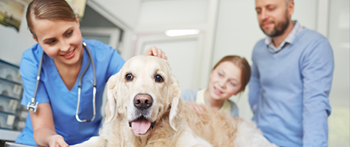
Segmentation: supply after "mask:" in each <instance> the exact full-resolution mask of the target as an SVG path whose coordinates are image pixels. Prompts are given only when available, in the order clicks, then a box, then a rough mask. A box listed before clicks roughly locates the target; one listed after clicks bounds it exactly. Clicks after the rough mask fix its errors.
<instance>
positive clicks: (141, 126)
mask: <svg viewBox="0 0 350 147" xmlns="http://www.w3.org/2000/svg"><path fill="white" fill-rule="evenodd" d="M150 126H151V122H150V121H148V120H146V119H138V120H135V121H133V122H131V129H132V131H133V132H134V134H146V133H147V131H148V129H149V127H150Z"/></svg>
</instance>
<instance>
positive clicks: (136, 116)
mask: <svg viewBox="0 0 350 147" xmlns="http://www.w3.org/2000/svg"><path fill="white" fill-rule="evenodd" d="M178 85H179V84H178V81H177V80H176V78H175V77H174V75H173V74H172V73H171V68H170V66H169V64H168V62H167V61H166V60H164V59H161V58H158V57H153V56H143V55H141V56H135V57H133V58H131V59H129V60H128V61H127V62H126V63H125V64H124V66H123V67H122V69H121V70H120V71H119V73H117V74H116V75H113V76H112V77H110V79H109V80H108V82H107V88H108V102H107V106H106V122H107V123H108V122H110V121H111V120H113V119H115V118H116V117H118V115H120V116H121V117H124V118H125V119H124V120H127V121H128V123H129V126H130V127H131V128H132V131H133V133H134V134H135V135H146V134H147V133H148V131H149V130H150V129H151V128H153V127H154V125H155V123H156V121H157V120H159V118H160V117H162V116H163V115H164V114H165V113H166V112H167V111H168V110H169V109H170V113H169V122H170V125H171V127H172V128H173V129H174V130H176V124H175V118H176V115H177V109H178V104H179V99H180V88H179V86H178ZM116 108H117V109H116Z"/></svg>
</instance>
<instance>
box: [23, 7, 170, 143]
mask: <svg viewBox="0 0 350 147" xmlns="http://www.w3.org/2000/svg"><path fill="white" fill-rule="evenodd" d="M26 17H27V23H28V27H29V30H30V31H31V33H32V35H33V38H34V40H35V41H36V42H37V44H35V45H34V46H33V47H31V48H30V49H28V50H26V51H24V52H23V55H22V59H21V63H20V73H21V76H22V80H23V86H24V92H23V99H22V102H21V104H23V105H27V108H29V109H30V110H32V111H29V114H28V117H27V122H26V126H25V128H24V129H23V131H22V132H21V134H20V135H19V136H18V138H17V139H16V142H17V143H22V144H28V145H40V146H51V147H66V146H68V145H71V144H76V143H80V142H83V141H85V140H87V139H89V138H90V137H91V136H94V135H98V130H99V127H100V125H101V120H102V116H101V111H100V110H101V105H102V94H103V91H104V86H105V84H106V82H107V80H108V78H109V77H110V76H111V75H113V74H116V73H117V72H118V71H119V70H120V68H121V67H122V66H123V64H124V60H123V59H122V58H121V56H120V55H119V54H118V52H117V51H116V50H115V49H113V48H111V47H110V46H108V45H105V44H103V43H101V42H98V41H94V40H84V39H83V38H82V36H81V32H80V29H79V20H78V18H77V16H76V15H75V14H74V13H73V10H72V9H71V7H70V6H69V5H68V4H67V3H66V1H65V0H34V1H32V2H31V3H30V4H29V6H28V8H27V14H26ZM146 54H148V55H154V56H158V57H161V58H164V59H166V56H165V54H164V52H163V51H161V50H160V49H157V48H155V47H152V48H150V49H148V50H147V51H146Z"/></svg>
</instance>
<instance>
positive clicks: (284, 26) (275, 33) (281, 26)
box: [260, 10, 289, 37]
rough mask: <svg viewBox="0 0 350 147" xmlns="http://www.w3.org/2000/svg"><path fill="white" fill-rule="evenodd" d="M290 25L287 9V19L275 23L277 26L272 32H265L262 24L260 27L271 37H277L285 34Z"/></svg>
mask: <svg viewBox="0 0 350 147" xmlns="http://www.w3.org/2000/svg"><path fill="white" fill-rule="evenodd" d="M288 26H289V19H288V10H287V11H286V15H285V19H284V20H283V21H280V22H277V23H275V27H274V28H273V30H272V31H271V32H265V31H264V29H263V28H262V26H261V25H260V29H261V30H262V31H263V32H264V33H265V35H267V36H269V37H276V36H280V35H281V34H283V33H284V31H285V30H286V29H287V28H288Z"/></svg>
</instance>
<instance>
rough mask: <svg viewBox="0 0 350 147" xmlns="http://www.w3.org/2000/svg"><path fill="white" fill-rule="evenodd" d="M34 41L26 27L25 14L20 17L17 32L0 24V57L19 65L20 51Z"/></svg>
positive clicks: (31, 44)
mask: <svg viewBox="0 0 350 147" xmlns="http://www.w3.org/2000/svg"><path fill="white" fill-rule="evenodd" d="M24 15H25V12H24ZM35 43H36V42H35V40H34V39H33V38H32V35H31V34H30V32H29V29H28V27H27V21H26V20H25V16H23V18H22V22H21V26H20V29H19V32H17V31H16V30H15V29H12V28H8V27H5V26H3V25H0V59H2V60H5V61H7V62H10V63H12V64H15V65H19V63H20V61H21V57H22V52H23V51H24V50H26V49H28V48H30V47H31V46H33V45H34V44H35Z"/></svg>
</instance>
